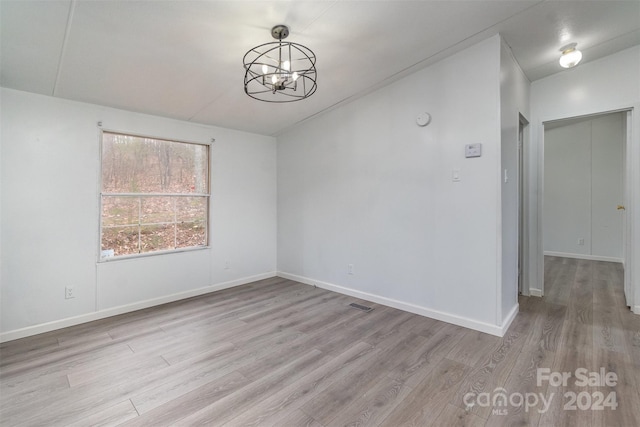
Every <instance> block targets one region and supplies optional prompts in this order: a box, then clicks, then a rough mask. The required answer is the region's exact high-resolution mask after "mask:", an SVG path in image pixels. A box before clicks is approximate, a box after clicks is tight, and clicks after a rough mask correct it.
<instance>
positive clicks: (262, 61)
mask: <svg viewBox="0 0 640 427" xmlns="http://www.w3.org/2000/svg"><path fill="white" fill-rule="evenodd" d="M271 35H272V36H273V38H274V39H276V40H278V41H277V42H270V43H265V44H261V45H260V46H256V47H254V48H253V49H251V50H250V51H249V52H247V53H246V54H245V55H244V58H243V60H242V62H243V63H244V69H245V70H246V71H245V73H244V91H245V93H246V94H247V95H249V96H250V97H252V98H255V99H257V100H260V101H265V102H292V101H300V100H302V99H305V98H308V97H310V96H311V95H313V94H314V92H315V91H316V89H317V88H318V85H317V83H316V80H317V77H318V75H317V72H316V56H315V54H314V53H313V52H312V51H311V49H309V48H308V47H306V46H303V45H301V44H298V43H291V42H285V41H283V40H284V39H286V38H287V36H288V35H289V28H288V27H287V26H285V25H276V26H275V27H273V28H272V29H271Z"/></svg>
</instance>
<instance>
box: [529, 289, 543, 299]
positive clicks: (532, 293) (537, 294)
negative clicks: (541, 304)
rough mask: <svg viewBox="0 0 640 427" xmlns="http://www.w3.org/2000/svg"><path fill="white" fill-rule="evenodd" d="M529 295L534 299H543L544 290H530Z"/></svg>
mask: <svg viewBox="0 0 640 427" xmlns="http://www.w3.org/2000/svg"><path fill="white" fill-rule="evenodd" d="M529 295H530V296H532V297H541V296H542V289H535V288H529Z"/></svg>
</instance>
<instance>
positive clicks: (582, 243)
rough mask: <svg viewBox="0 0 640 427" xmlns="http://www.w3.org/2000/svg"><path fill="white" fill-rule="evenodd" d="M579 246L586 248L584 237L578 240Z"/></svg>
mask: <svg viewBox="0 0 640 427" xmlns="http://www.w3.org/2000/svg"><path fill="white" fill-rule="evenodd" d="M578 244H579V245H580V246H584V239H583V238H582V237H581V238H579V239H578Z"/></svg>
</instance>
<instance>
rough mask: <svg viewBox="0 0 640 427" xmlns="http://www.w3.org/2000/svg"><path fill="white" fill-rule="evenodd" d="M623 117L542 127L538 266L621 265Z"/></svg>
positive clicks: (584, 119)
mask: <svg viewBox="0 0 640 427" xmlns="http://www.w3.org/2000/svg"><path fill="white" fill-rule="evenodd" d="M628 114H629V113H628V112H627V111H617V112H609V113H602V114H596V115H590V116H584V117H574V118H570V119H563V120H555V121H549V122H545V123H543V126H544V159H543V164H544V171H543V195H544V196H543V209H542V233H543V236H544V239H543V251H544V252H543V255H544V257H543V262H544V258H545V257H554V260H555V259H556V258H561V259H565V260H568V261H565V262H576V261H575V260H581V259H582V260H594V261H609V262H617V263H623V262H624V260H625V252H626V248H625V234H626V233H625V231H626V218H625V194H626V189H625V181H626V170H627V166H626V159H625V156H626V145H627V135H628V125H627V121H628V117H627V115H628ZM545 267H546V266H545ZM543 271H545V272H546V271H547V268H544V269H543ZM546 285H547V284H546V283H545V288H547V286H546ZM545 293H546V291H545Z"/></svg>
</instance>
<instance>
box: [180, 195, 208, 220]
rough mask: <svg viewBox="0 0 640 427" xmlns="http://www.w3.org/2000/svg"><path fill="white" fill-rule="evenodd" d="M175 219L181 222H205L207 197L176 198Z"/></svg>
mask: <svg viewBox="0 0 640 427" xmlns="http://www.w3.org/2000/svg"><path fill="white" fill-rule="evenodd" d="M176 199H177V200H176V219H177V221H178V222H182V221H206V220H207V200H208V197H176Z"/></svg>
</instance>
